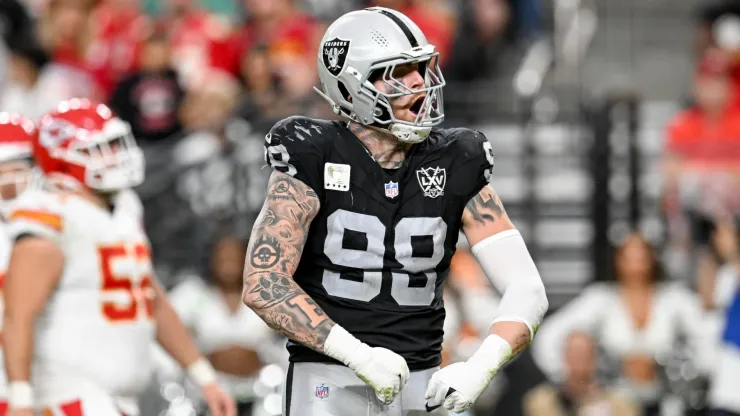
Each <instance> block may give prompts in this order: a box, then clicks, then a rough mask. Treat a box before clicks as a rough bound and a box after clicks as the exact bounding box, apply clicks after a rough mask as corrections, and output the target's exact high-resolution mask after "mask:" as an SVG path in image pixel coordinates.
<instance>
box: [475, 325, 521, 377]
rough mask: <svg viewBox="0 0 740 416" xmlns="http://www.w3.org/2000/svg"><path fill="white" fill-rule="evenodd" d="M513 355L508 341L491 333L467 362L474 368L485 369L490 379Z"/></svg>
mask: <svg viewBox="0 0 740 416" xmlns="http://www.w3.org/2000/svg"><path fill="white" fill-rule="evenodd" d="M513 356H514V353H513V351H512V349H511V345H510V344H509V342H508V341H506V340H505V339H503V338H501V337H500V336H498V335H494V334H491V335H489V336H488V337H486V339H485V340H484V341H483V344H481V346H480V348H478V351H476V352H475V354H473V356H472V357H470V358H469V359H468V361H467V362H468V363H471V364H473V366H474V367H475V368H483V369H485V370H486V372H487V373H489V375H490V378H491V379H492V378H493V376H495V375H496V373H497V372H498V370H500V369H501V367H503V366H504V364H506V363H508V362H509V360H511V359H512V357H513Z"/></svg>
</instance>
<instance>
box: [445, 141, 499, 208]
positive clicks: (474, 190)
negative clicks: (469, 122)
mask: <svg viewBox="0 0 740 416" xmlns="http://www.w3.org/2000/svg"><path fill="white" fill-rule="evenodd" d="M444 134H445V135H447V140H448V146H450V151H452V152H454V153H455V156H454V157H455V166H456V167H457V169H455V172H456V173H455V174H454V177H453V180H457V181H460V182H459V187H457V189H459V190H460V191H458V192H461V193H463V194H465V196H466V197H467V198H468V199H470V198H472V197H474V196H475V195H477V194H478V192H480V190H481V189H482V188H483V187H484V186H486V185H487V184H488V183H489V182H490V181H491V177H492V176H493V164H494V157H493V146H492V145H491V142H490V141H489V140H488V139H487V138H486V136H485V135H484V134H483V133H481V132H480V131H478V130H471V129H463V128H459V129H449V130H445V131H444ZM471 185H472V187H471Z"/></svg>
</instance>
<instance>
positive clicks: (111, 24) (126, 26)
mask: <svg viewBox="0 0 740 416" xmlns="http://www.w3.org/2000/svg"><path fill="white" fill-rule="evenodd" d="M91 17H92V19H93V23H92V24H93V39H92V43H91V45H90V48H89V49H88V50H87V53H86V56H85V65H86V67H87V68H88V70H89V71H90V72H91V74H92V75H93V77H94V78H95V80H96V81H97V83H98V84H99V86H100V87H101V88H102V90H103V91H104V93H105V94H106V96H108V95H110V94H111V93H112V92H113V89H114V88H115V86H116V84H117V83H118V81H119V80H120V79H121V78H123V77H124V76H126V75H128V74H130V73H131V72H133V71H135V70H136V68H137V66H138V62H139V54H140V53H141V47H142V42H143V41H144V39H145V38H146V37H147V36H148V35H149V34H150V33H151V31H152V30H153V26H152V21H151V19H150V18H149V17H148V16H146V15H145V14H143V13H141V12H140V11H139V10H138V9H137V8H129V9H120V8H113V7H111V6H108V5H106V4H105V3H102V4H101V5H100V6H98V7H97V8H96V9H95V10H94V11H93V14H92V16H91Z"/></svg>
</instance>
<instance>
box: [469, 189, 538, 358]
mask: <svg viewBox="0 0 740 416" xmlns="http://www.w3.org/2000/svg"><path fill="white" fill-rule="evenodd" d="M462 222H463V224H462V229H463V232H464V233H465V236H466V237H467V239H468V241H469V242H470V246H471V247H472V251H473V253H474V254H475V255H476V257H477V258H478V261H479V262H480V263H481V266H482V267H483V270H484V271H485V272H486V275H487V276H488V278H489V279H490V280H491V282H492V283H493V285H494V286H495V287H496V288H497V289H498V290H499V291H500V292H501V293H502V294H503V298H502V301H501V306H500V307H499V313H498V316H499V317H498V318H497V319H496V320H495V321H494V323H493V325H492V326H491V331H490V333H491V334H495V335H498V336H500V337H501V338H503V339H505V340H506V341H508V342H509V344H511V347H512V350H513V352H514V354H517V353H519V352H521V351H522V350H524V349H525V348H526V347H527V345H529V342H530V340H531V339H532V337H533V336H534V332H535V331H536V329H537V326H538V325H539V322H540V320H541V319H542V316H543V315H544V313H545V311H546V310H547V298H546V297H545V291H544V286H543V284H542V280H541V279H540V276H539V273H538V272H537V268H536V266H535V265H534V262H533V261H532V258H531V256H530V255H529V252H528V251H527V248H526V246H525V245H524V241H523V240H522V238H521V235H520V234H519V232H518V231H517V230H516V228H515V227H514V225H513V224H512V223H511V220H510V219H509V216H508V215H507V214H506V210H504V205H503V204H502V203H501V198H499V196H498V194H496V191H495V190H494V189H493V188H492V187H491V185H486V186H484V187H483V189H481V191H480V192H479V193H478V194H477V195H476V196H474V197H473V198H472V199H471V200H470V201H469V202H468V204H467V205H466V206H465V211H464V212H463V218H462ZM522 298H524V299H522Z"/></svg>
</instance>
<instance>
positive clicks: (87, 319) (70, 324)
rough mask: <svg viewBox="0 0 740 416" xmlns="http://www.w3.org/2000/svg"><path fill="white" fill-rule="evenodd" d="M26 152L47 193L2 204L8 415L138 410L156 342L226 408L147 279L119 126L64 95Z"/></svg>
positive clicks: (130, 143)
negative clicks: (8, 243)
mask: <svg viewBox="0 0 740 416" xmlns="http://www.w3.org/2000/svg"><path fill="white" fill-rule="evenodd" d="M33 152H34V158H35V160H36V163H37V165H38V166H39V168H40V169H41V170H42V171H43V173H44V174H45V176H46V178H47V181H48V182H49V183H52V184H54V185H55V186H57V189H55V190H41V189H29V190H27V191H26V192H24V193H23V195H22V196H21V197H19V198H18V199H16V200H15V201H14V202H13V204H12V205H11V208H10V210H9V212H10V214H9V218H10V225H9V229H10V235H11V237H12V238H13V239H14V241H15V243H14V245H13V249H12V254H11V260H10V265H9V268H8V274H7V279H6V285H5V314H4V318H5V345H4V347H5V366H6V371H7V376H8V381H9V382H8V403H9V406H10V415H12V416H21V415H23V416H26V415H28V416H30V415H32V414H33V410H32V409H37V410H43V412H44V414H63V415H69V416H71V415H94V416H114V415H115V416H120V415H121V414H126V415H129V416H135V415H137V414H138V408H137V405H136V402H137V396H138V395H139V394H140V393H141V392H142V390H144V389H145V388H146V387H147V385H148V384H149V382H150V373H151V358H150V356H149V352H150V345H151V343H152V342H153V341H154V339H155V338H156V340H157V341H158V342H159V343H160V344H161V345H162V347H163V348H164V349H165V350H167V352H168V353H169V354H170V355H172V356H173V358H175V359H176V360H177V361H178V362H179V363H180V364H181V365H182V366H183V367H186V368H187V370H188V373H189V375H190V376H191V378H193V380H194V381H195V382H197V383H198V384H199V385H200V386H201V388H202V390H203V393H204V397H205V398H206V400H207V402H208V404H209V406H210V408H211V411H212V412H213V414H214V415H222V416H233V415H234V413H235V409H234V403H233V401H232V400H231V399H230V398H229V397H228V396H227V395H226V394H225V393H224V392H223V390H221V388H220V387H219V386H218V384H217V383H216V381H215V380H216V375H215V372H214V370H213V368H212V367H211V366H210V364H209V363H208V362H207V361H206V360H205V359H204V358H202V357H201V356H200V354H199V352H198V351H197V349H196V348H195V346H194V344H193V342H192V341H191V340H190V338H189V336H188V333H187V330H186V329H185V327H184V326H183V324H182V322H181V321H180V320H179V318H178V317H177V314H176V313H175V311H174V310H173V308H172V307H171V306H170V304H169V302H168V300H167V297H166V294H165V292H164V291H163V289H162V287H161V286H160V285H159V284H158V283H157V281H156V280H155V278H154V276H153V270H152V262H151V259H150V251H149V244H148V241H147V237H146V235H145V233H144V229H143V225H142V207H141V202H140V201H139V200H138V198H137V196H136V194H135V193H134V192H133V191H131V190H130V188H131V187H133V186H136V185H138V184H139V183H141V181H142V180H143V174H144V161H143V155H142V152H141V149H139V148H138V147H137V145H136V143H135V141H134V139H133V137H132V135H131V130H130V127H129V125H128V124H127V123H125V122H124V121H122V120H121V119H119V118H118V117H116V116H115V115H113V114H112V113H111V111H110V110H109V109H108V107H106V106H104V105H101V104H96V103H92V102H90V101H88V100H86V99H74V100H70V101H66V102H62V103H61V104H60V105H59V108H58V110H57V111H55V112H52V113H50V114H47V115H46V116H44V117H43V118H42V119H41V121H40V122H39V124H38V132H37V134H36V135H35V138H34V141H33ZM32 364H33V366H32ZM31 382H33V389H32V388H31V384H30V383H31Z"/></svg>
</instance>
